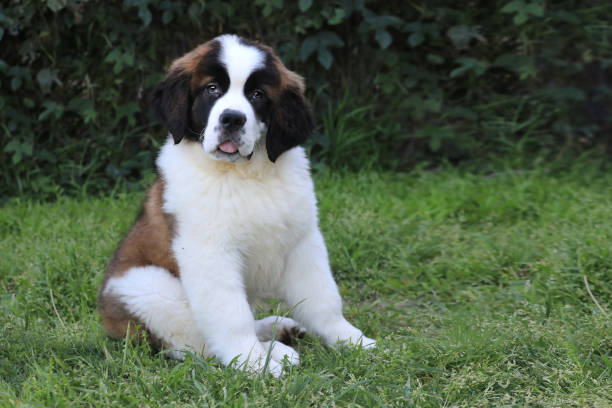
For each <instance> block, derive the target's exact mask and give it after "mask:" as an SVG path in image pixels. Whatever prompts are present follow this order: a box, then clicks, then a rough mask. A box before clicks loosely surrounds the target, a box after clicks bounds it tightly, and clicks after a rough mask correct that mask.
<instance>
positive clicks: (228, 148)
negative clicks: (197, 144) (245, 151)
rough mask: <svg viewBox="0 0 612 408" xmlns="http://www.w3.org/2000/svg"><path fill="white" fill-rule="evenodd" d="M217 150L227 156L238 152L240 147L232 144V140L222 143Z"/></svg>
mask: <svg viewBox="0 0 612 408" xmlns="http://www.w3.org/2000/svg"><path fill="white" fill-rule="evenodd" d="M217 150H220V151H221V152H223V153H226V154H234V153H237V152H238V145H237V144H236V143H234V142H232V141H231V140H228V141H227V142H223V143H221V144H220V145H219V146H218V147H217Z"/></svg>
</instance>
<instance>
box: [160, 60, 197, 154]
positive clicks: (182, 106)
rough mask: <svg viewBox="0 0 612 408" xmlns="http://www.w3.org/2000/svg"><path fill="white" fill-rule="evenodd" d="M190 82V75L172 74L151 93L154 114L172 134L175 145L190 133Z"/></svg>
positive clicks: (182, 73)
mask: <svg viewBox="0 0 612 408" xmlns="http://www.w3.org/2000/svg"><path fill="white" fill-rule="evenodd" d="M190 82H191V75H190V74H187V73H185V72H170V73H169V74H168V76H167V77H166V79H164V80H163V81H161V82H160V83H158V84H157V85H155V87H154V88H153V91H152V92H151V106H152V107H153V112H154V113H155V116H156V117H157V118H158V119H159V120H161V121H162V123H163V124H164V125H166V127H167V128H168V130H169V131H170V133H171V134H172V138H173V139H174V144H177V143H179V142H180V141H181V140H182V139H183V137H184V136H185V133H186V132H188V131H189V112H190V110H191V93H190V91H189V90H190V88H189V87H190Z"/></svg>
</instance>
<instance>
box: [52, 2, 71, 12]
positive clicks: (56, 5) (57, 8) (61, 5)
mask: <svg viewBox="0 0 612 408" xmlns="http://www.w3.org/2000/svg"><path fill="white" fill-rule="evenodd" d="M67 4H68V0H47V7H49V8H50V9H51V11H53V12H54V13H57V12H58V11H60V10H61V9H63V8H64V7H66V5H67Z"/></svg>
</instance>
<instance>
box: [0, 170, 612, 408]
mask: <svg viewBox="0 0 612 408" xmlns="http://www.w3.org/2000/svg"><path fill="white" fill-rule="evenodd" d="M315 181H316V183H317V194H318V197H319V203H320V205H319V208H320V218H321V226H322V229H323V232H324V235H325V237H326V240H327V244H328V247H329V251H330V258H331V262H332V267H333V270H334V273H335V276H336V279H337V281H338V283H339V286H340V288H341V292H342V295H343V298H344V299H345V314H346V316H347V317H348V319H349V320H350V321H351V322H353V323H354V324H356V326H358V327H360V328H362V329H363V330H364V331H365V333H366V334H367V335H368V336H372V337H375V338H377V339H378V340H379V347H378V348H377V349H376V350H374V351H359V350H357V351H353V350H349V349H342V348H340V349H334V348H326V347H324V346H323V345H322V343H321V342H320V341H319V340H318V339H316V338H312V337H307V338H306V339H304V340H303V341H301V342H300V344H299V345H298V351H299V352H300V355H301V360H302V363H301V365H300V366H299V367H297V368H295V369H293V371H292V372H290V373H288V374H287V375H285V376H284V377H282V378H281V379H278V380H277V379H273V378H268V377H253V376H248V375H246V374H245V373H243V372H240V371H236V370H230V369H226V368H224V367H221V366H220V365H219V364H218V363H217V362H216V361H215V360H214V359H201V358H198V357H196V356H192V357H188V359H187V360H186V361H185V362H180V363H178V362H175V361H171V360H168V359H166V358H164V357H163V356H161V355H158V354H155V353H152V352H151V351H150V350H149V349H148V348H147V347H146V346H132V345H131V344H128V343H123V342H117V341H112V340H109V339H107V338H106V337H105V336H104V334H103V331H102V330H101V328H100V324H99V320H98V315H97V312H96V291H97V286H98V283H99V281H100V279H101V277H102V272H103V269H104V266H105V263H106V261H107V260H108V258H109V256H110V254H111V252H112V251H113V249H114V247H115V245H116V243H117V242H118V240H119V239H120V238H121V236H122V234H123V233H124V232H125V231H126V229H127V228H128V227H129V225H130V224H131V222H132V220H133V219H134V217H135V215H136V214H137V212H138V208H139V203H140V200H141V198H142V194H141V193H139V194H127V195H120V196H119V197H117V198H115V199H93V198H87V199H80V200H75V199H62V200H60V201H59V202H55V203H51V204H36V203H32V202H30V201H19V200H14V201H11V202H10V203H9V204H7V205H5V206H4V207H2V208H0V308H1V310H2V312H1V313H0V406H2V407H4V406H20V405H24V406H67V407H76V406H92V405H95V406H104V407H106V406H117V407H128V406H134V407H141V406H152V407H153V406H194V407H195V406H223V407H225V406H240V407H242V406H247V404H248V406H260V407H293V406H300V407H302V406H304V407H319V406H334V405H336V406H364V407H369V406H402V407H403V406H417V407H440V406H449V407H450V406H465V407H474V406H494V407H497V406H529V407H555V406H556V407H570V406H578V407H610V406H611V400H612V380H611V378H612V320H611V319H612V302H611V299H612V251H611V249H612V189H611V188H610V187H611V186H612V173H610V172H604V171H600V170H597V169H596V167H595V166H591V165H583V166H578V165H576V166H574V167H573V168H572V169H570V170H566V171H564V172H562V173H555V174H551V173H549V172H547V171H545V170H530V171H507V172H500V173H496V174H490V175H486V176H485V175H474V174H471V173H462V172H460V171H458V170H453V169H447V170H441V171H438V172H418V173H413V174H403V175H396V174H380V173H374V172H370V173H367V172H366V173H361V174H344V173H341V174H338V173H331V172H324V173H321V174H319V175H318V176H317V177H316V180H315ZM585 276H586V277H587V279H588V285H589V288H590V290H591V292H592V296H591V295H589V293H588V290H587V286H586V285H585V280H584V279H585ZM596 301H597V302H598V304H597V303H596ZM275 307H276V306H275V305H274V303H272V302H271V303H269V304H265V305H263V306H262V308H261V314H262V315H265V314H267V313H270V312H271V311H272V310H273V309H275Z"/></svg>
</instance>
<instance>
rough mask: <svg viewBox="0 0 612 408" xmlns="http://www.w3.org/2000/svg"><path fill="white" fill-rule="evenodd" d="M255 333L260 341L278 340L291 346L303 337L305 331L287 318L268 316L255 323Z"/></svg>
mask: <svg viewBox="0 0 612 408" xmlns="http://www.w3.org/2000/svg"><path fill="white" fill-rule="evenodd" d="M255 332H256V333H257V338H258V339H259V340H260V341H269V340H278V341H280V342H281V343H284V344H291V343H293V341H294V340H295V339H296V338H298V339H300V338H302V337H304V335H305V334H306V329H304V328H303V327H301V326H300V325H299V324H298V322H296V321H295V320H293V319H291V318H289V317H282V316H268V317H265V318H263V319H261V320H256V321H255Z"/></svg>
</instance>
